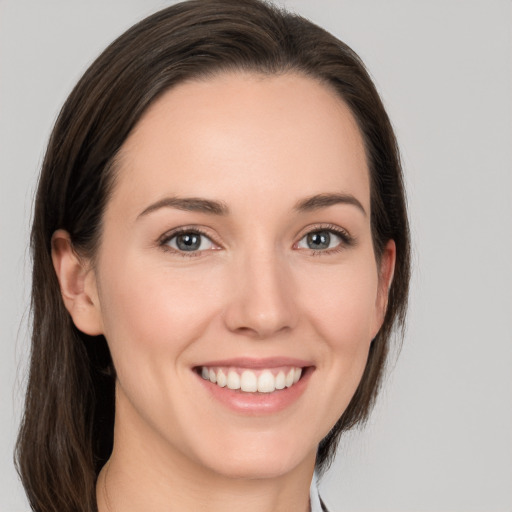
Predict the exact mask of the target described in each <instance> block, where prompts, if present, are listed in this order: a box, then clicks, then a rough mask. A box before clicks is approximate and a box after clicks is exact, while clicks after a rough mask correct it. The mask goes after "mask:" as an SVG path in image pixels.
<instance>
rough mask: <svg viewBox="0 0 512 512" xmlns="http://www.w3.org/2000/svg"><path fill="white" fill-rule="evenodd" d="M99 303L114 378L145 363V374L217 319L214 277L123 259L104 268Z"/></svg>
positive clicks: (172, 358)
mask: <svg viewBox="0 0 512 512" xmlns="http://www.w3.org/2000/svg"><path fill="white" fill-rule="evenodd" d="M102 275H103V276H104V279H103V280H102V286H101V288H100V301H101V309H102V315H103V323H104V330H105V337H106V338H107V340H108V343H109V346H110V350H111V352H112V357H113V359H114V363H115V365H116V369H117V370H118V374H119V376H120V377H121V374H122V373H124V368H129V369H130V370H132V369H133V368H135V367H136V366H139V367H141V368H143V367H144V365H146V368H147V370H148V373H151V372H154V371H155V368H156V367H157V366H158V365H159V363H161V362H162V360H165V359H167V363H168V364H171V365H173V366H174V364H175V362H176V359H177V358H178V357H179V355H180V353H181V352H182V351H183V350H185V349H186V347H187V346H188V344H190V343H192V342H193V341H194V340H195V339H197V338H198V337H199V336H200V335H201V333H202V332H203V331H204V329H205V327H206V326H208V325H209V324H210V323H211V322H212V321H213V318H214V317H215V316H216V304H217V303H218V301H217V300H216V286H215V279H214V278H213V276H210V279H205V276H203V275H202V274H201V273H200V272H194V271H188V272H176V271H173V270H172V269H170V268H166V267H165V266H162V265H156V266H155V265H149V264H148V263H147V262H144V261H142V260H137V259H132V260H131V261H130V260H129V259H128V258H127V263H125V264H123V265H119V264H117V265H108V264H106V265H104V268H103V273H102Z"/></svg>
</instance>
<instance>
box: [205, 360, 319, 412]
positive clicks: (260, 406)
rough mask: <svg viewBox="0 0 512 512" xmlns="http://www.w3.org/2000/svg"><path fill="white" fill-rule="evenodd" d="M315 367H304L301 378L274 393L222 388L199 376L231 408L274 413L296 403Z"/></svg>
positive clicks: (212, 394) (208, 388) (208, 389)
mask: <svg viewBox="0 0 512 512" xmlns="http://www.w3.org/2000/svg"><path fill="white" fill-rule="evenodd" d="M313 370H314V368H312V367H310V368H303V373H302V376H301V378H300V380H299V381H298V382H297V383H296V384H294V385H293V386H291V387H289V388H284V389H280V390H276V391H273V392H272V393H246V392H244V391H240V390H239V389H238V390H233V389H229V388H228V387H223V388H221V387H220V386H217V384H213V383H212V382H210V381H209V380H206V379H203V378H202V377H201V376H200V375H198V374H197V373H196V375H197V378H198V379H199V381H200V382H201V384H202V385H203V386H204V387H205V389H206V391H207V392H208V393H210V395H211V396H213V397H214V398H215V399H216V400H218V401H219V402H221V403H222V404H223V405H225V406H227V407H228V408H229V409H231V410H233V411H235V412H238V413H241V414H247V415H260V414H273V413H276V412H279V411H282V410H284V409H286V408H288V407H290V406H291V405H292V404H294V403H295V402H296V401H297V400H298V399H299V398H300V396H301V395H302V393H304V391H305V389H306V386H307V384H308V381H309V378H310V376H311V374H312V373H313Z"/></svg>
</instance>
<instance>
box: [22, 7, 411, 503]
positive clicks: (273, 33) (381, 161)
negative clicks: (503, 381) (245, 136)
mask: <svg viewBox="0 0 512 512" xmlns="http://www.w3.org/2000/svg"><path fill="white" fill-rule="evenodd" d="M228 70H247V71H255V72H259V73H265V74H276V73H283V72H286V71H291V70H293V71H295V72H298V73H302V74H303V75H306V76H310V77H312V78H314V79H316V80H318V81H320V82H322V83H324V84H326V85H328V86H330V87H331V88H332V89H334V90H335V91H336V92H337V93H338V94H339V96H340V98H341V99H342V100H343V101H344V102H345V103H346V104H347V105H348V106H349V108H350V109H351V111H352V113H353V115H354V117H355V119H356V120H357V122H358V125H359V127H360V130H361V133H362V136H363V139H364V143H365V147H366V152H367V159H368V165H369V169H370V183H371V186H370V188H371V191H370V196H371V226H372V236H373V243H374V248H375V255H376V259H377V260H379V257H380V255H381V253H382V250H383V248H384V246H385V244H386V242H387V241H389V240H390V239H393V240H394V241H395V243H396V249H397V260H396V268H395V274H394V280H393V283H392V285H391V289H390V293H389V302H388V308H387V312H386V317H385V320H384V324H383V326H382V328H381V330H380V332H379V333H378V335H377V336H376V338H375V339H374V340H373V342H372V345H371V348H370V353H369V358H368V362H367V365H366V369H365V372H364V375H363V377H362V380H361V383H360V384H359V387H358V389H357V391H356V393H355V395H354V397H353V398H352V401H351V402H350V404H349V406H348V408H347V410H346V411H345V412H344V413H343V415H342V416H341V418H340V419H339V421H338V422H337V423H336V425H335V426H334V427H333V428H332V430H331V432H330V433H329V434H328V435H327V436H326V438H325V439H323V441H322V442H321V443H320V446H319V448H318V456H317V469H319V470H323V469H325V468H326V467H327V466H328V465H329V463H330V461H331V460H332V457H333V456H334V453H335V450H336V446H337V443H338V439H339V437H340V434H341V433H342V432H343V431H345V430H347V429H349V428H351V427H353V426H354V425H356V424H358V423H361V422H364V420H365V419H366V418H367V416H368V414H369V411H370V409H371V406H372V404H373V402H374V400H375V397H376V395H377V392H378V389H379V385H380V383H381V379H382V373H383V369H384V365H385V361H386V356H387V354H388V347H389V340H390V334H391V332H392V328H393V327H394V326H395V325H397V324H398V325H401V326H402V327H403V322H404V319H405V311H406V303H407V293H408V283H409V232H408V222H407V214H406V204H405V195H404V188H403V182H402V172H401V166H400V161H399V154H398V149H397V145H396V141H395V137H394V134H393V130H392V128H391V124H390V122H389V119H388V116H387V115H386V112H385V110H384V107H383V105H382V103H381V101H380V99H379V96H378V94H377V92H376V90H375V87H374V85H373V83H372V81H371V79H370V77H369V75H368V73H367V72H366V70H365V68H364V65H363V64H362V62H361V61H360V59H359V58H358V56H357V55H356V54H355V53H354V52H353V51H352V50H351V49H350V48H349V47H348V46H347V45H345V44H344V43H342V42H341V41H339V40H338V39H336V38H335V37H334V36H332V35H331V34H329V33H328V32H326V31H325V30H323V29H321V28H319V27H318V26H316V25H314V24H312V23H311V22H309V21H308V20H305V19H304V18H302V17H300V16H297V15H294V14H290V13H287V12H285V11H282V10H280V9H278V8H276V7H273V6H271V5H269V4H266V3H263V2H261V1H258V0H192V1H188V2H182V3H179V4H176V5H173V6H171V7H169V8H166V9H164V10H162V11H160V12H157V13H155V14H154V15H152V16H150V17H148V18H147V19H145V20H143V21H141V22H140V23H138V24H136V25H134V26H133V27H132V28H130V29H129V30H128V31H127V32H125V33H124V34H123V35H121V36H120V37H119V38H118V39H117V40H116V41H114V42H113V43H112V44H111V45H110V46H109V47H108V48H107V49H106V50H105V51H104V52H103V53H102V54H101V55H100V57H99V58H98V59H97V60H96V61H95V62H94V63H93V64H92V65H91V66H90V67H89V69H88V70H87V71H86V72H85V74H84V76H83V77H82V78H81V80H80V81H79V82H78V84H77V85H76V87H75V88H74V90H73V91H72V92H71V94H70V96H69V98H68V99H67V101H66V103H65V104H64V106H63V108H62V111H61V112H60V115H59V117H58V119H57V122H56V125H55V128H54V130H53V133H52V135H51V138H50V141H49V144H48V149H47V152H46V156H45V159H44V162H43V166H42V171H41V176H40V180H39V186H38V191H37V197H36V204H35V211H34V220H33V226H32V238H31V243H32V254H33V284H32V312H33V316H32V320H33V327H32V353H31V364H30V374H29V382H28V389H27V393H26V403H25V414H24V417H23V422H22V425H21V428H20V433H19V438H18V444H17V452H16V456H17V464H18V470H19V473H20V475H21V478H22V481H23V484H24V486H25V489H26V492H27V495H28V498H29V500H30V503H31V505H32V508H33V509H34V510H36V511H38V512H50V511H52V512H57V511H59V512H62V511H64V510H66V511H68V510H70V511H71V510H73V511H75V510H76V511H93V510H96V501H95V482H96V478H97V475H98V473H99V470H100V469H101V467H102V466H103V464H104V463H105V462H106V460H107V459H108V457H109V456H110V453H111V450H112V442H113V422H114V387H115V371H114V368H113V365H112V361H111V358H110V354H109V350H108V347H107V344H106V340H105V339H104V338H103V336H97V337H88V336H86V335H84V334H83V333H82V332H80V331H78V329H76V327H75V326H74V325H73V323H72V321H71V318H70V315H69V314H68V312H67V311H66V309H65V307H64V304H63V301H62V298H61V294H60V290H59V284H58V281H57V278H56V275H55V272H54V269H53V265H52V260H51V237H52V234H53V233H54V232H55V230H57V229H60V228H62V229H65V230H66V231H68V232H69V234H70V237H71V241H72V244H73V247H74V249H75V250H76V251H77V253H78V254H82V255H86V256H88V257H91V256H93V255H94V253H95V249H96V247H97V245H98V243H99V240H100V236H101V221H102V214H103V211H104V208H105V205H106V203H107V201H108V198H109V193H110V190H111V188H112V186H113V183H114V181H115V172H114V171H113V168H114V165H113V164H114V162H115V158H116V155H117V154H118V152H119V150H120V148H121V147H122V145H123V143H124V141H125V140H126V138H127V136H128V134H129V133H130V131H131V130H132V129H133V127H134V126H135V124H136V123H137V121H138V120H139V119H140V117H141V115H142V114H143V112H144V111H145V110H146V109H147V108H148V106H149V105H150V104H151V103H153V102H154V101H155V99H156V98H158V97H159V96H160V95H161V94H162V93H163V92H164V91H166V90H168V89H169V88H171V87H173V86H174V85H175V84H177V83H180V82H183V81H184V80H189V79H194V78H199V77H207V76H209V75H211V74H216V73H219V72H222V71H228Z"/></svg>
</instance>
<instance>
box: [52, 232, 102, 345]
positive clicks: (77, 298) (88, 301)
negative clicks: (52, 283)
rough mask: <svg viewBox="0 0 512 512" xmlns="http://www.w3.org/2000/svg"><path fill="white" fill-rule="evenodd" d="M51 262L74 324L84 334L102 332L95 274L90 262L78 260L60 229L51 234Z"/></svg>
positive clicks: (65, 233)
mask: <svg viewBox="0 0 512 512" xmlns="http://www.w3.org/2000/svg"><path fill="white" fill-rule="evenodd" d="M52 261H53V267H54V269H55V273H56V274H57V279H58V280H59V284H60V291H61V294H62V299H63V301H64V305H65V306H66V309H67V310H68V311H69V314H70V315H71V318H72V319H73V323H74V324H75V326H76V327H77V328H78V329H79V330H80V331H82V332H83V333H85V334H88V335H90V336H97V335H98V334H103V324H102V319H101V310H100V303H99V300H98V291H97V286H96V275H95V273H94V270H93V269H92V268H91V266H90V264H89V262H86V261H84V260H83V259H81V258H80V257H79V256H78V255H77V253H76V252H75V251H74V249H73V247H72V245H71V239H70V236H69V233H68V232H67V231H64V230H62V229H59V230H57V231H55V233H54V234H53V236H52Z"/></svg>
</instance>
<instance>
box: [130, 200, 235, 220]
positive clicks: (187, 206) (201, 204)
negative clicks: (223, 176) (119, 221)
mask: <svg viewBox="0 0 512 512" xmlns="http://www.w3.org/2000/svg"><path fill="white" fill-rule="evenodd" d="M160 208H176V209H177V210H185V211H188V212H201V213H209V214H213V215H227V214H228V213H229V208H228V207H227V205H226V204H225V203H223V202H222V201H213V200H211V199H202V198H199V197H165V198H164V199H160V201H157V202H156V203H153V204H151V205H149V206H148V207H147V208H146V209H145V210H144V211H142V212H141V213H140V214H139V215H138V217H137V219H139V218H141V217H144V216H146V215H148V214H150V213H152V212H154V211H156V210H159V209H160Z"/></svg>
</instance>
